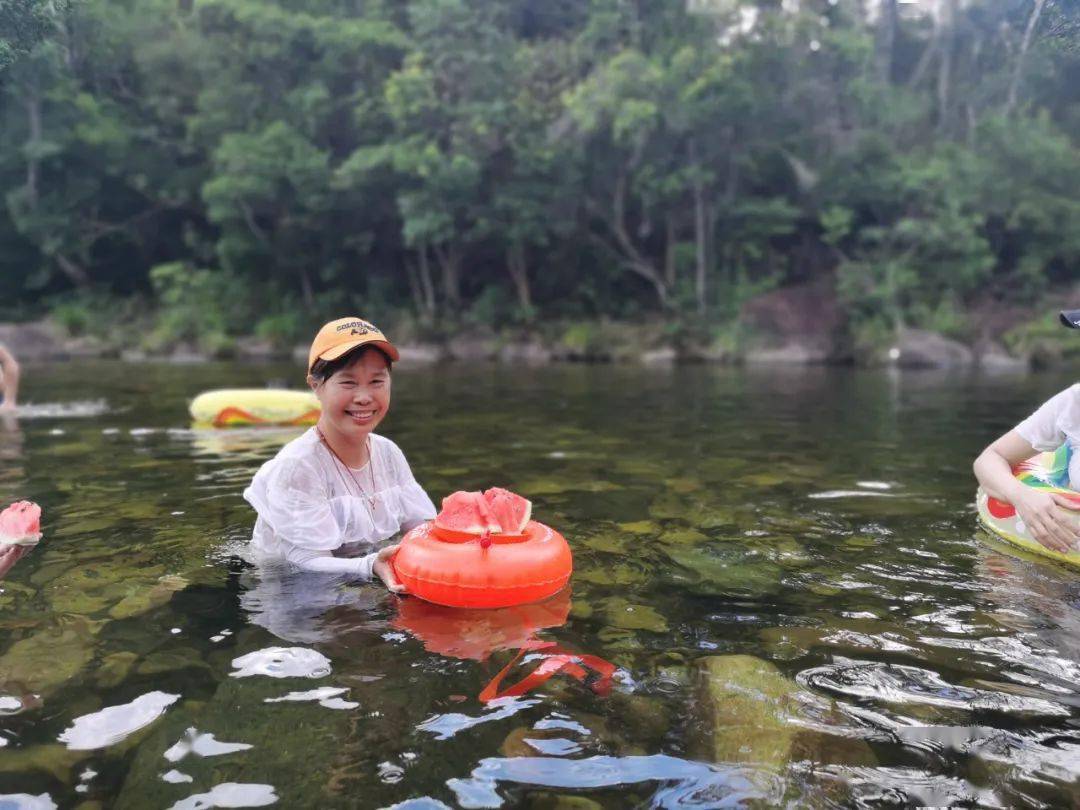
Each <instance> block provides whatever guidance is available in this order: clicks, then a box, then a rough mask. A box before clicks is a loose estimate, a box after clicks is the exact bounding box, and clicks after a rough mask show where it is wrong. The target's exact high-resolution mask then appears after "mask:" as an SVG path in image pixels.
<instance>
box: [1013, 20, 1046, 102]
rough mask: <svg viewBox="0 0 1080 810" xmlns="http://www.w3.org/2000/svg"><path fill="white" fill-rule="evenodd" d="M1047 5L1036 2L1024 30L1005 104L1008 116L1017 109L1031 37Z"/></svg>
mask: <svg viewBox="0 0 1080 810" xmlns="http://www.w3.org/2000/svg"><path fill="white" fill-rule="evenodd" d="M1045 4H1046V0H1035V7H1034V8H1033V9H1032V10H1031V16H1030V17H1028V24H1027V28H1025V29H1024V39H1023V40H1022V41H1021V43H1020V53H1019V55H1017V57H1016V67H1015V68H1014V69H1013V75H1012V81H1010V82H1009V97H1008V99H1007V100H1006V102H1005V114H1006V115H1012V111H1013V109H1014V108H1015V107H1016V101H1017V98H1018V95H1019V91H1020V80H1021V79H1022V78H1023V76H1024V62H1025V61H1026V60H1027V52H1028V48H1030V47H1031V37H1032V35H1033V34H1034V33H1035V28H1036V27H1037V26H1038V24H1039V17H1041V16H1042V10H1043V6H1044V5H1045Z"/></svg>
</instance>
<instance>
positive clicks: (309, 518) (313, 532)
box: [245, 460, 344, 552]
mask: <svg viewBox="0 0 1080 810" xmlns="http://www.w3.org/2000/svg"><path fill="white" fill-rule="evenodd" d="M252 489H253V490H254V489H255V488H254V487H252ZM245 494H246V493H245ZM261 495H262V497H258V496H256V497H255V498H249V500H250V501H251V502H252V504H253V505H254V506H255V508H256V510H257V511H258V512H259V515H260V516H261V517H263V518H265V520H266V522H267V523H269V524H270V526H271V527H272V528H273V530H274V534H275V535H277V537H278V539H279V540H281V541H283V542H284V543H285V544H287V545H288V546H296V547H298V548H299V549H300V550H304V551H327V552H329V551H332V550H334V549H335V548H337V547H338V546H340V545H341V544H342V542H344V540H343V538H342V536H341V527H340V526H339V525H338V522H337V520H335V519H334V513H333V511H332V510H331V508H330V493H329V492H327V490H326V484H325V483H324V482H323V480H322V476H320V475H319V472H318V469H317V468H316V467H315V465H314V464H313V463H311V462H309V461H307V460H292V461H289V462H286V463H283V464H281V465H280V466H278V467H277V468H276V469H275V470H274V471H273V472H272V473H271V474H270V475H269V476H268V479H267V481H266V486H265V489H264V490H263V492H262V493H261Z"/></svg>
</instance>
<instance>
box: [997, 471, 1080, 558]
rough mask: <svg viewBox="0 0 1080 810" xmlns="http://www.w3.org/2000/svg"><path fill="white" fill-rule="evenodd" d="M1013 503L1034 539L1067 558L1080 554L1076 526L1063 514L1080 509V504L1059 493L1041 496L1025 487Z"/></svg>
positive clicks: (1078, 533)
mask: <svg viewBox="0 0 1080 810" xmlns="http://www.w3.org/2000/svg"><path fill="white" fill-rule="evenodd" d="M1024 490H1025V491H1024V492H1021V493H1018V494H1017V495H1016V496H1015V497H1014V499H1013V506H1015V507H1016V511H1017V512H1018V513H1019V514H1020V517H1021V519H1022V520H1023V521H1024V523H1025V525H1027V527H1028V531H1029V532H1031V536H1032V537H1034V538H1035V539H1036V540H1038V541H1039V543H1041V544H1042V545H1044V546H1046V547H1047V548H1048V549H1050V550H1051V551H1059V552H1061V553H1062V554H1068V553H1069V552H1070V551H1078V550H1080V531H1078V528H1077V523H1076V522H1075V521H1074V520H1071V519H1070V518H1069V515H1068V513H1066V512H1065V511H1064V510H1065V509H1069V510H1073V511H1076V510H1078V509H1080V500H1073V499H1072V498H1067V497H1065V496H1064V495H1061V494H1060V493H1057V492H1040V491H1039V490H1037V489H1031V488H1029V487H1024Z"/></svg>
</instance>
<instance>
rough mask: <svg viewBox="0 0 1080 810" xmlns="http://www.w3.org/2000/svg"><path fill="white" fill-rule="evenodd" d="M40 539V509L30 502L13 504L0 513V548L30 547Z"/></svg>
mask: <svg viewBox="0 0 1080 810" xmlns="http://www.w3.org/2000/svg"><path fill="white" fill-rule="evenodd" d="M40 539H41V507H40V506H38V505H37V504H36V503H31V502H30V501H18V502H17V503H13V504H12V505H11V506H9V507H8V508H7V509H5V510H4V511H3V512H0V546H32V545H34V544H35V543H37V542H38V541H39V540H40Z"/></svg>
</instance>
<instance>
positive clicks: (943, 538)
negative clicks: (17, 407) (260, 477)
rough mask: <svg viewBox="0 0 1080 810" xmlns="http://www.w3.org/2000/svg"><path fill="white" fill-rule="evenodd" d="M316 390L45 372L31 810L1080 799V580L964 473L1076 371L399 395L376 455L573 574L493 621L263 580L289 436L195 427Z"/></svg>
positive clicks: (482, 380)
mask: <svg viewBox="0 0 1080 810" xmlns="http://www.w3.org/2000/svg"><path fill="white" fill-rule="evenodd" d="M294 380H295V381H296V382H299V379H298V374H297V372H296V370H295V369H294V368H292V367H290V366H281V367H277V366H256V365H243V364H235V365H233V364H220V365H194V366H172V365H130V364H121V363H111V362H94V363H70V364H58V365H48V366H37V367H31V368H30V369H28V373H27V375H26V383H25V389H24V390H25V397H26V399H27V401H28V402H30V403H31V405H32V407H29V408H27V409H26V410H25V413H24V415H23V417H21V418H20V419H18V421H17V423H14V424H7V425H5V426H4V427H3V429H2V430H0V501H2V502H3V503H7V502H9V501H11V500H13V499H16V498H31V499H34V500H36V501H38V502H39V503H40V504H41V505H42V507H43V509H44V514H45V520H44V531H45V539H44V540H43V542H42V543H41V545H40V546H39V547H37V548H36V549H34V551H33V552H32V553H30V554H29V555H28V556H27V557H26V558H24V559H23V560H22V561H20V562H19V564H18V565H17V566H16V567H15V568H14V569H13V570H12V571H11V572H10V573H9V574H8V576H7V577H6V578H5V579H4V581H3V582H2V583H0V794H7V795H9V796H13V795H16V796H17V795H21V798H15V799H10V804H4V806H5V807H7V806H14V807H50V806H53V805H54V804H55V805H57V806H61V807H85V808H91V807H95V808H96V807H118V808H147V807H178V808H183V807H210V806H229V807H247V806H251V807H254V806H267V805H271V804H275V803H276V804H277V806H281V807H290V808H291V807H319V808H332V807H357V806H360V807H385V806H392V805H398V806H404V807H414V808H435V807H443V806H446V807H530V808H531V807H535V808H592V807H627V806H655V807H726V806H739V805H748V806H775V805H781V804H787V805H789V806H817V807H829V806H836V807H849V806H854V805H864V806H875V807H879V806H891V805H895V806H906V805H938V806H940V805H971V806H974V805H979V806H987V807H995V806H1000V807H1024V806H1030V807H1036V806H1047V805H1049V806H1069V805H1072V806H1075V805H1077V804H1080V643H1078V642H1080V576H1078V573H1080V572H1075V571H1069V570H1066V569H1064V568H1059V567H1056V566H1054V565H1053V564H1048V563H1044V562H1041V561H1039V560H1035V559H1032V558H1025V557H1023V556H1018V555H1016V554H1013V553H1009V552H1008V551H1007V550H1006V549H1005V548H1003V547H1001V546H999V545H996V544H994V543H993V542H992V541H991V540H990V539H989V538H987V537H986V536H985V535H984V534H982V533H981V532H979V531H978V530H977V527H976V521H975V516H974V513H973V510H972V506H971V502H972V495H973V489H974V483H973V480H972V477H971V473H970V463H971V460H972V458H973V457H974V455H975V454H976V452H977V451H978V450H979V448H980V447H981V446H983V445H984V444H985V443H986V442H987V441H989V440H990V439H991V438H993V437H994V436H996V435H997V434H998V433H1000V432H1002V431H1003V430H1005V429H1007V428H1008V427H1010V426H1011V425H1012V424H1014V423H1015V422H1016V421H1018V420H1019V419H1020V418H1022V417H1023V416H1024V415H1026V414H1027V413H1028V412H1029V411H1030V410H1031V409H1032V408H1033V407H1035V406H1036V405H1037V404H1038V403H1039V402H1041V401H1042V400H1043V399H1044V398H1046V397H1047V396H1049V395H1050V394H1052V393H1053V392H1055V391H1057V390H1059V389H1060V388H1062V387H1064V386H1065V385H1066V384H1067V383H1069V382H1071V380H1070V379H1068V378H1066V377H1063V376H1030V377H1006V378H979V377H957V376H956V375H925V374H904V375H898V374H890V373H886V372H860V371H851V370H825V369H811V370H800V369H781V368H777V369H772V370H732V369H707V368H680V369H673V370H667V369H640V368H621V367H585V366H569V367H552V368H542V369H524V368H522V369H508V368H502V367H471V366H460V367H459V366H455V367H452V368H445V369H409V368H407V367H402V368H400V369H399V370H397V371H396V372H395V383H394V403H393V408H392V413H391V415H390V417H389V419H388V420H387V422H386V423H384V426H383V432H384V433H386V434H387V435H389V436H391V437H392V438H393V439H394V440H395V441H397V442H398V443H399V444H400V445H401V447H402V448H403V449H404V450H405V452H406V455H407V456H408V458H409V460H410V462H411V463H412V465H413V469H414V471H415V473H416V475H417V477H418V479H419V480H420V481H421V483H422V484H423V485H424V486H425V487H426V488H427V489H428V491H429V492H430V493H431V495H432V497H433V498H434V499H435V500H436V502H437V501H438V499H440V498H441V497H442V496H443V495H445V494H446V493H448V492H450V491H453V490H455V489H466V488H468V489H473V488H480V487H486V486H491V485H501V486H505V487H509V488H511V489H513V490H516V491H518V492H520V493H522V494H524V495H526V496H527V497H529V498H531V499H532V500H533V501H534V504H535V507H534V510H535V512H534V513H535V516H536V517H537V518H538V519H540V520H543V521H545V522H547V523H550V524H552V525H553V526H555V527H557V528H558V529H560V530H561V531H562V532H563V533H564V534H565V535H566V537H567V538H568V539H569V541H570V543H571V546H572V547H573V549H574V553H575V565H576V569H575V573H574V577H573V580H572V585H573V592H572V594H564V595H563V596H562V597H560V598H559V599H557V600H555V601H554V602H552V603H549V604H546V605H543V606H538V607H532V608H529V609H524V610H519V611H502V612H491V613H484V612H479V613H468V612H464V613H463V612H453V611H445V610H441V609H435V608H430V607H428V606H425V605H424V604H422V603H420V602H417V601H416V600H414V599H412V600H410V599H405V600H399V599H397V598H395V597H392V596H390V595H388V594H387V593H386V592H385V591H383V590H380V589H379V588H376V587H373V586H370V585H355V584H349V583H342V582H338V581H334V580H326V579H318V578H314V579H313V578H311V577H304V576H298V575H292V574H289V573H287V572H268V573H266V574H263V575H261V574H260V572H259V571H257V570H255V569H252V568H251V567H250V566H248V565H246V564H245V563H243V562H242V561H241V560H240V559H239V558H238V557H237V555H236V551H237V549H238V548H239V547H240V546H241V544H243V542H244V541H245V540H246V538H247V537H248V535H249V533H250V530H251V526H252V523H253V514H252V512H251V511H250V509H249V508H248V507H247V505H246V504H245V502H244V501H243V500H242V499H241V497H240V493H241V490H242V489H243V487H244V485H245V483H246V482H247V481H248V480H249V479H250V477H251V475H252V474H253V472H254V471H255V470H256V469H257V468H258V466H259V464H260V463H262V461H264V460H265V459H267V458H269V457H271V456H272V455H273V454H274V453H275V452H276V450H277V448H278V447H279V446H280V445H281V444H282V443H283V442H285V441H286V440H288V438H290V437H291V436H292V435H295V431H288V430H285V431H282V430H266V431H258V430H255V431H253V430H241V431H216V432H215V431H201V430H193V429H192V428H191V426H190V424H189V421H188V417H187V413H186V401H187V400H188V399H189V398H190V397H192V396H193V395H194V394H196V393H197V392H199V391H200V390H204V389H207V388H212V387H221V386H237V385H254V386H262V385H265V384H268V383H269V384H274V383H279V384H280V383H283V382H288V381H294ZM558 656H562V658H559V657H558ZM552 661H563V662H569V665H567V666H565V667H561V668H559V667H553V666H552V665H551V663H550V662H552ZM545 666H547V667H548V668H549V669H552V668H553V669H557V671H555V673H554V674H553V675H551V677H549V678H548V679H546V680H543V678H542V677H540V676H538V675H537V674H536V673H538V672H541V671H542V670H543V668H544V667H545ZM504 669H506V671H505V672H502V673H501V674H502V675H503V678H502V680H501V681H499V684H498V685H497V686H496V687H494V690H495V691H509V693H510V694H509V695H508V696H505V697H501V698H498V699H496V700H494V701H490V702H486V703H485V702H481V701H480V700H479V695H480V693H481V691H482V690H484V689H485V687H488V685H489V684H491V683H492V681H493V680H494V679H496V678H497V676H499V675H500V672H501V671H502V670H504ZM530 676H531V677H532V679H531V680H529V681H526V682H525V684H523V685H522V687H521V688H519V689H517V690H515V689H513V688H512V687H513V686H514V684H517V683H518V682H520V681H522V679H526V678H530ZM530 685H532V686H533V688H531V689H529V690H528V691H524V687H526V686H530ZM0 803H2V801H0Z"/></svg>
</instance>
